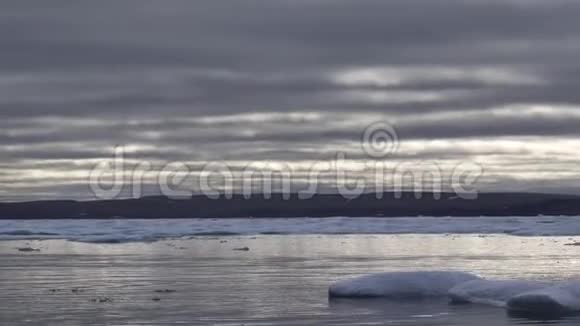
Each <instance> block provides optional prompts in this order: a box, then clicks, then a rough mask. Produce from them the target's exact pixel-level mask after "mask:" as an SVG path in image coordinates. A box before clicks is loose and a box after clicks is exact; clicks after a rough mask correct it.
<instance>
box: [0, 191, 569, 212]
mask: <svg viewBox="0 0 580 326" xmlns="http://www.w3.org/2000/svg"><path fill="white" fill-rule="evenodd" d="M379 195H381V194H379ZM399 195H400V196H399ZM398 197H400V198H398ZM538 215H568V216H570V215H579V216H580V196H575V195H558V194H535V193H481V194H479V195H478V197H477V199H464V198H462V197H461V196H457V194H454V193H442V194H440V197H438V196H435V195H434V194H432V193H425V194H423V195H422V196H421V198H417V197H416V194H415V193H413V192H408V193H402V194H398V195H397V196H396V194H395V193H382V196H377V194H375V193H372V194H371V193H369V194H364V195H362V196H359V197H357V198H353V199H349V198H344V197H343V196H340V195H338V194H318V195H313V196H311V197H309V198H301V197H299V196H298V195H297V194H293V195H290V196H283V195H282V194H273V195H272V196H271V198H268V199H266V198H264V197H263V196H260V195H258V194H254V195H253V196H252V197H251V198H246V197H244V196H243V195H234V196H233V197H232V198H224V197H221V198H219V199H211V198H208V197H205V196H193V197H191V198H189V199H171V198H168V197H163V196H157V197H143V198H138V199H118V200H95V201H34V202H18V203H0V219H113V218H127V219H135V218H143V219H152V218H231V217H240V218H265V217H279V218H289V217H332V216H347V217H363V216H366V217H401V216H405V217H414V216H435V217H437V216H474V217H476V216H538Z"/></svg>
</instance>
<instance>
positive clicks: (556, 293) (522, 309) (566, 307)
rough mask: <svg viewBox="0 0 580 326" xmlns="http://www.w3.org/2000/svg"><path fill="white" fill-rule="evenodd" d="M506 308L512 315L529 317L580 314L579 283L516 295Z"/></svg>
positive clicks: (571, 282) (564, 283) (561, 284)
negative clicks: (528, 315) (527, 315)
mask: <svg viewBox="0 0 580 326" xmlns="http://www.w3.org/2000/svg"><path fill="white" fill-rule="evenodd" d="M507 308H508V310H509V311H511V312H512V313H518V314H530V315H549V316H561V315H568V314H580V281H570V282H563V283H560V284H558V285H555V286H552V287H547V288H544V289H540V290H535V291H530V292H525V293H522V294H519V295H516V296H514V297H513V298H511V299H510V300H509V301H508V302H507Z"/></svg>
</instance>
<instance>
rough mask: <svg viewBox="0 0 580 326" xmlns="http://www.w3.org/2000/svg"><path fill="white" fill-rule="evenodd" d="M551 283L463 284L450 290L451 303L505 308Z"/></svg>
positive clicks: (479, 281)
mask: <svg viewBox="0 0 580 326" xmlns="http://www.w3.org/2000/svg"><path fill="white" fill-rule="evenodd" d="M549 286H550V283H545V282H538V281H518V280H509V281H508V280H506V281H498V280H481V279H480V280H474V281H469V282H465V283H461V284H459V285H457V286H455V287H453V288H452V289H451V290H449V298H450V299H451V303H455V304H461V303H479V304H486V305H492V306H497V307H505V306H506V304H507V302H508V300H509V299H510V298H512V297H514V296H516V295H519V294H522V293H526V292H529V291H535V290H540V289H543V288H546V287H549Z"/></svg>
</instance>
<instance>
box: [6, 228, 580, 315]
mask: <svg viewBox="0 0 580 326" xmlns="http://www.w3.org/2000/svg"><path fill="white" fill-rule="evenodd" d="M570 240H571V239H569V238H556V237H533V238H520V237H513V236H486V237H480V236H471V235H470V236H445V235H404V236H402V235H401V236H396V235H381V236H369V235H365V236H362V235H360V236H337V235H333V236H260V237H200V238H194V239H187V240H171V241H169V240H168V241H163V242H156V243H129V244H86V243H74V242H66V241H60V240H50V241H30V242H24V241H20V242H16V241H4V242H0V293H1V294H2V295H1V297H0V324H1V325H7V326H20V325H55V326H56V325H58V326H66V325H71V326H72V325H74V326H78V325H111V326H112V325H450V326H453V325H458V326H459V325H462V326H463V325H473V326H478V325H482V326H483V325H578V323H580V319H573V318H572V319H562V320H550V321H539V320H529V319H521V318H515V317H510V316H508V314H507V313H506V312H505V311H504V310H503V309H500V308H493V307H486V306H480V305H465V306H450V305H448V303H447V301H446V300H422V301H399V302H393V301H386V300H345V299H341V300H331V301H329V300H328V297H327V292H326V291H327V288H328V285H329V284H330V283H332V282H334V281H336V280H338V279H342V278H345V277H350V276H353V275H360V274H365V273H371V272H379V271H401V270H432V269H437V270H441V269H443V270H462V271H472V272H475V273H479V274H481V275H482V276H485V277H490V278H527V279H544V280H545V279H549V280H555V279H566V278H570V277H574V276H578V275H580V270H579V267H580V260H578V259H577V257H579V254H580V248H579V247H570V246H564V244H565V243H567V242H569V241H570ZM27 245H30V246H32V247H35V248H39V249H41V251H40V252H30V253H28V252H20V251H18V250H17V249H16V248H18V247H23V246H27ZM246 246H247V247H248V248H249V249H250V250H249V251H235V250H232V249H234V248H240V247H246ZM166 289H167V290H172V291H173V290H174V291H175V292H172V291H169V292H168V293H163V291H162V293H159V292H156V290H166ZM95 300H96V301H104V302H95Z"/></svg>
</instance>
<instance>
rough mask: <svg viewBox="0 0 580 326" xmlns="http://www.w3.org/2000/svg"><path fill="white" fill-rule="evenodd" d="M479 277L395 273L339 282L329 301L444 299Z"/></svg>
mask: <svg viewBox="0 0 580 326" xmlns="http://www.w3.org/2000/svg"><path fill="white" fill-rule="evenodd" d="M477 279H479V277H478V276H476V275H473V274H469V273H462V272H445V271H432V272H392V273H380V274H372V275H367V276H362V277H357V278H354V279H350V280H344V281H339V282H337V283H335V284H333V285H331V286H330V288H329V291H328V294H329V296H330V297H350V298H356V297H385V298H422V297H436V296H440V297H444V296H447V294H448V291H449V289H451V288H452V287H454V286H456V285H458V284H460V283H464V282H467V281H472V280H477Z"/></svg>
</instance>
